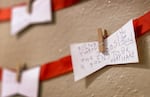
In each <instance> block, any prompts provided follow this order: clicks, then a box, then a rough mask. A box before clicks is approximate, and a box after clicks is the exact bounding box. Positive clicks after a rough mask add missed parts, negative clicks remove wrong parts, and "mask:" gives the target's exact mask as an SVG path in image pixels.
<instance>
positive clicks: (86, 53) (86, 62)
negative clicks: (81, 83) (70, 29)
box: [71, 20, 139, 81]
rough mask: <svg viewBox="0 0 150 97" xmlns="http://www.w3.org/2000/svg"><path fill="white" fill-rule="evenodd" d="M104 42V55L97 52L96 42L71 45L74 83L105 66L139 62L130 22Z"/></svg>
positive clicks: (131, 22)
mask: <svg viewBox="0 0 150 97" xmlns="http://www.w3.org/2000/svg"><path fill="white" fill-rule="evenodd" d="M104 42H105V44H106V52H105V53H100V52H99V48H98V42H97V41H95V42H86V43H79V44H72V45H71V57H72V64H73V72H74V79H75V81H78V80H80V79H82V78H85V77H86V76H88V75H90V74H92V73H93V72H95V71H97V70H99V69H101V68H103V67H104V66H106V65H115V64H126V63H137V62H139V59H138V52H137V45H136V40H135V32H134V28H133V21H132V20H130V21H129V22H128V23H126V24H125V25H124V26H123V27H121V28H120V29H119V30H117V31H116V32H114V33H113V34H112V35H111V36H109V37H108V38H107V39H105V41H104Z"/></svg>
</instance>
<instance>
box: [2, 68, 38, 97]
mask: <svg viewBox="0 0 150 97" xmlns="http://www.w3.org/2000/svg"><path fill="white" fill-rule="evenodd" d="M39 73H40V68H39V67H37V68H34V69H31V70H27V71H24V72H23V73H22V77H21V82H20V83H18V81H17V80H16V73H14V72H13V71H10V70H7V69H4V71H3V77H2V93H1V97H10V96H13V95H16V94H19V95H22V96H25V97H38V88H39Z"/></svg>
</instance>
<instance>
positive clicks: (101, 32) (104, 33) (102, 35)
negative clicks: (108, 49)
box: [98, 28, 108, 53]
mask: <svg viewBox="0 0 150 97" xmlns="http://www.w3.org/2000/svg"><path fill="white" fill-rule="evenodd" d="M107 37H108V34H107V30H105V29H102V28H99V29H98V42H99V51H100V52H102V53H104V52H105V43H104V39H105V38H107Z"/></svg>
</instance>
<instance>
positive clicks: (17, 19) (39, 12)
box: [11, 0, 52, 35]
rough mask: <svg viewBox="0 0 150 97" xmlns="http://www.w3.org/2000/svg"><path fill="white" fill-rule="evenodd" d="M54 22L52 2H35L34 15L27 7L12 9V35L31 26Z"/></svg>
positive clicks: (41, 0)
mask: <svg viewBox="0 0 150 97" xmlns="http://www.w3.org/2000/svg"><path fill="white" fill-rule="evenodd" d="M51 20H52V10H51V0H44V1H43V0H35V1H34V2H33V6H32V13H31V14H29V13H28V11H27V6H26V5H25V6H18V7H14V8H13V9H12V19H11V34H12V35H16V34H18V33H19V32H20V31H22V30H24V29H25V28H26V27H28V26H29V25H31V24H37V23H46V22H50V21H51Z"/></svg>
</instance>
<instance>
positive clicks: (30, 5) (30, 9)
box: [27, 0, 34, 14]
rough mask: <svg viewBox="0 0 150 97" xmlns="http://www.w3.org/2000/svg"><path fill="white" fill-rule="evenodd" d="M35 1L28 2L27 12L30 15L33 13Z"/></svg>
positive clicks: (28, 0)
mask: <svg viewBox="0 0 150 97" xmlns="http://www.w3.org/2000/svg"><path fill="white" fill-rule="evenodd" d="M33 2H34V0H27V12H28V13H29V14H31V13H32V4H33Z"/></svg>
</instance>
